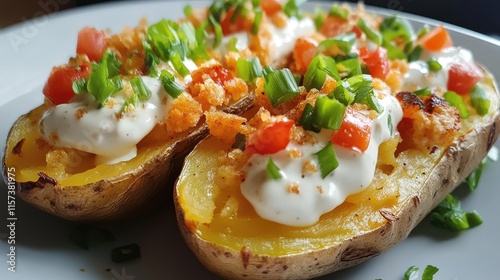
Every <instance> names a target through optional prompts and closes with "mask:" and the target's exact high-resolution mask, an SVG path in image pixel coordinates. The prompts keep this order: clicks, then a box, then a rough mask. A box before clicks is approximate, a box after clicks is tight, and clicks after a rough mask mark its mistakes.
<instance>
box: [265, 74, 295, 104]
mask: <svg viewBox="0 0 500 280" xmlns="http://www.w3.org/2000/svg"><path fill="white" fill-rule="evenodd" d="M262 72H263V74H264V92H265V93H266V95H267V97H268V98H269V101H271V104H272V105H273V107H277V106H278V105H280V104H282V103H285V102H287V101H289V100H292V99H293V98H295V97H297V96H298V95H299V94H300V90H299V87H298V86H297V83H296V82H295V78H294V77H293V74H292V72H291V71H290V69H288V68H283V69H280V70H274V69H273V68H272V67H270V66H266V67H264V69H262Z"/></svg>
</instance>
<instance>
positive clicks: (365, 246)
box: [174, 70, 500, 279]
mask: <svg viewBox="0 0 500 280" xmlns="http://www.w3.org/2000/svg"><path fill="white" fill-rule="evenodd" d="M483 71H484V73H485V77H484V78H483V83H484V84H486V85H488V87H490V88H491V90H490V91H489V95H488V98H489V100H490V102H491V103H490V104H491V106H490V108H489V111H488V113H487V114H486V115H485V116H483V117H481V116H478V115H473V116H470V117H469V118H467V119H463V120H462V123H461V128H460V131H459V133H458V136H457V137H456V138H455V140H454V141H453V143H452V144H451V145H449V146H443V147H438V146H436V147H434V148H432V149H430V150H421V149H417V148H412V147H406V148H404V149H398V150H399V151H398V154H397V156H396V157H395V161H396V162H394V163H390V164H389V165H388V164H385V163H384V164H380V163H381V162H386V163H387V162H390V160H389V161H387V159H384V155H389V158H390V157H391V155H394V151H395V150H396V146H397V145H399V144H398V140H394V139H393V140H388V141H386V142H384V143H383V144H382V145H381V146H380V147H379V164H378V165H377V167H376V171H375V176H374V180H373V181H372V182H371V184H370V185H369V186H368V187H367V188H366V189H364V190H363V191H361V192H359V193H356V194H353V195H350V196H349V197H347V199H346V200H345V201H344V202H343V203H342V204H341V205H340V206H338V207H337V208H335V209H334V210H332V211H330V212H328V213H326V214H323V215H322V216H321V218H320V220H319V222H318V223H316V224H314V225H312V226H306V227H291V226H286V225H282V224H278V223H274V222H270V221H267V220H264V219H263V218H261V217H259V215H257V214H256V212H255V210H254V209H253V207H252V205H251V204H250V203H249V202H248V201H247V200H246V199H245V198H244V197H243V195H242V194H241V191H240V189H239V187H235V186H227V185H225V184H224V183H223V182H222V183H221V178H220V177H218V175H217V174H218V172H220V165H221V163H220V160H219V158H220V157H224V155H226V154H227V153H228V151H230V150H231V147H230V145H228V144H224V143H223V142H221V141H220V140H219V139H217V138H216V137H209V138H207V139H205V140H203V141H202V142H200V143H199V144H198V145H197V146H196V147H195V149H194V150H193V152H192V153H191V154H189V155H188V156H187V157H186V160H185V165H184V168H183V170H182V171H181V174H180V176H179V179H178V181H177V183H176V186H175V192H174V198H175V207H176V211H177V220H178V224H179V227H180V230H181V232H182V234H183V236H184V238H185V240H186V243H187V245H188V246H189V247H190V249H191V250H192V251H193V252H194V254H195V255H196V256H197V257H198V259H199V260H200V262H201V263H202V264H203V265H205V266H206V267H207V268H208V269H210V270H212V271H213V272H215V273H217V274H219V275H222V276H223V277H225V278H230V279H308V278H313V277H317V276H321V275H325V274H328V273H331V272H334V271H337V270H340V269H343V268H347V267H351V266H354V265H356V264H358V263H361V262H363V261H365V260H367V259H369V258H371V257H374V256H376V255H378V254H380V253H382V252H384V251H386V250H388V249H390V248H391V247H393V246H394V245H396V244H397V243H398V242H400V241H401V240H403V239H405V238H406V237H407V236H408V234H409V233H410V231H411V230H412V229H413V228H414V227H415V226H416V225H417V224H418V223H419V222H420V221H421V220H422V219H423V218H424V217H425V216H426V215H427V214H428V213H429V212H430V211H431V210H432V209H433V208H434V207H435V206H436V205H437V204H438V203H440V202H441V201H442V200H443V199H444V197H445V196H446V195H447V194H448V193H449V192H451V191H452V190H453V189H454V188H455V187H456V186H457V185H458V184H459V183H460V182H462V181H463V180H464V178H465V177H466V176H467V175H468V174H470V172H471V171H472V170H473V169H474V168H476V166H477V165H478V164H479V163H480V161H481V160H482V159H483V158H484V157H485V156H486V154H487V152H488V150H489V149H490V148H491V147H492V145H493V144H494V143H495V141H496V140H497V138H498V134H499V132H500V131H499V125H500V107H499V106H500V95H499V92H498V88H497V86H496V84H495V82H494V79H493V77H492V76H491V75H489V74H488V73H487V72H486V70H483ZM388 167H389V168H388ZM225 179H228V178H227V177H226V178H225ZM223 181H224V180H223Z"/></svg>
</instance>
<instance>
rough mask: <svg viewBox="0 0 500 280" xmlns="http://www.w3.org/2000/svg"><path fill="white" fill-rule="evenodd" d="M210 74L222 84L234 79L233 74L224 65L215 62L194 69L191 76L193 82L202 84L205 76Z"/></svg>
mask: <svg viewBox="0 0 500 280" xmlns="http://www.w3.org/2000/svg"><path fill="white" fill-rule="evenodd" d="M204 75H208V76H209V77H210V78H211V79H212V80H214V82H215V83H216V84H219V85H221V86H223V85H224V83H225V82H227V81H229V80H232V79H233V75H231V73H230V72H229V71H228V70H227V69H226V68H224V67H222V65H220V64H215V65H211V66H208V67H201V68H198V69H196V70H194V71H193V72H192V73H191V77H192V78H193V83H195V84H201V83H203V82H204V79H203V76H204Z"/></svg>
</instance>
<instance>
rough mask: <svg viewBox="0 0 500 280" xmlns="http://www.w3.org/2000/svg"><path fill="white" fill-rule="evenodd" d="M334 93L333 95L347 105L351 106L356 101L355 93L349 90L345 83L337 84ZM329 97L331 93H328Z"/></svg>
mask: <svg viewBox="0 0 500 280" xmlns="http://www.w3.org/2000/svg"><path fill="white" fill-rule="evenodd" d="M332 93H333V96H332V97H334V98H335V99H337V100H338V101H340V102H341V103H342V104H344V105H345V106H349V105H351V104H352V103H353V102H354V98H355V94H354V93H352V92H350V91H348V90H347V89H346V88H345V87H344V86H343V85H339V86H337V87H336V88H335V89H334V90H333V92H332ZM332 93H331V94H332ZM328 97H330V94H329V95H328ZM330 98H331V97H330Z"/></svg>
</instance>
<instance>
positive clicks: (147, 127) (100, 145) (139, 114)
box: [40, 77, 172, 164]
mask: <svg viewBox="0 0 500 280" xmlns="http://www.w3.org/2000/svg"><path fill="white" fill-rule="evenodd" d="M141 78H142V80H143V81H144V83H145V85H146V86H147V87H148V88H149V90H150V91H151V94H152V95H151V98H150V99H149V100H148V101H146V102H144V103H139V105H138V106H137V107H136V109H135V111H134V112H130V113H125V112H124V113H123V114H121V117H117V115H120V112H121V111H122V108H123V104H124V102H125V100H126V95H125V94H124V93H123V92H118V93H116V94H114V95H113V98H114V99H115V100H116V101H117V102H116V104H115V105H114V106H112V107H107V106H104V107H102V108H100V109H98V104H97V101H96V100H95V98H94V97H93V96H91V95H90V94H88V93H82V94H80V95H77V96H76V97H75V98H74V99H73V100H72V101H71V103H68V104H61V105H57V106H55V107H52V108H50V109H49V110H47V112H46V113H45V114H44V116H43V118H42V119H41V121H40V122H41V123H40V128H41V132H42V133H43V135H44V137H45V138H46V139H47V140H48V141H49V142H50V143H51V144H53V145H54V146H56V147H66V148H74V149H77V150H81V151H85V152H89V153H93V154H96V155H97V157H96V164H112V163H117V162H120V161H125V160H129V159H131V158H134V157H135V156H136V155H137V148H136V145H137V143H139V141H141V140H142V139H143V138H144V137H145V136H146V135H147V134H148V133H149V132H150V131H151V130H152V129H153V128H154V126H155V125H156V124H157V123H158V122H160V121H162V120H163V119H164V118H165V116H166V115H167V113H168V109H169V106H170V104H171V101H172V97H170V96H169V95H168V94H167V93H166V92H165V90H164V88H163V86H162V85H161V83H160V81H159V80H157V79H155V78H151V77H141ZM79 110H84V111H85V113H84V114H83V115H82V116H81V118H80V119H78V118H77V112H78V111H79ZM55 135H56V136H55ZM54 136H55V137H54Z"/></svg>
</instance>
